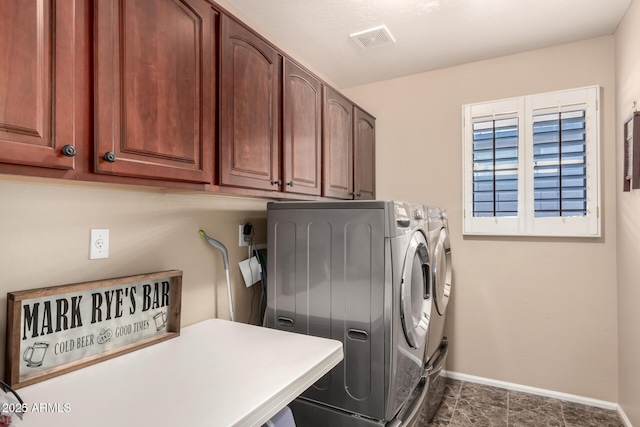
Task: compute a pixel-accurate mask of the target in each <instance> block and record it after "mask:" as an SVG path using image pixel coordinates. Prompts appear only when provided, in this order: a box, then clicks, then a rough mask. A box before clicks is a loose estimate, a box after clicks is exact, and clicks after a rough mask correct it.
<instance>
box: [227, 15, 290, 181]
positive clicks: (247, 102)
mask: <svg viewBox="0 0 640 427" xmlns="http://www.w3.org/2000/svg"><path fill="white" fill-rule="evenodd" d="M221 26H222V33H221V42H220V45H221V56H220V141H219V144H220V184H221V185H230V186H239V187H248V188H255V189H262V190H276V191H277V190H280V189H281V188H282V185H283V184H284V183H283V181H282V176H281V175H280V162H279V155H280V152H279V146H280V137H279V135H280V126H279V123H280V122H279V120H280V114H279V111H280V109H279V106H280V87H281V76H282V74H281V73H282V59H281V57H280V55H279V54H278V52H277V51H276V50H275V49H274V48H273V47H271V46H270V45H269V44H267V43H266V42H264V41H263V40H262V39H261V38H260V37H258V36H257V35H256V34H255V33H253V32H251V31H250V30H249V29H247V28H246V27H244V26H243V25H241V24H239V23H237V22H236V21H234V20H233V19H231V18H229V17H227V16H226V15H222V19H221Z"/></svg>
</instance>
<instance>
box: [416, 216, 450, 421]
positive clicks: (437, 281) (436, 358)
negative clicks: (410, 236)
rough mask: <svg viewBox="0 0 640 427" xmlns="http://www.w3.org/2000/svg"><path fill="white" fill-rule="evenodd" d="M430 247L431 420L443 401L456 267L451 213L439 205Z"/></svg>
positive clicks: (431, 225) (427, 367) (433, 218)
mask: <svg viewBox="0 0 640 427" xmlns="http://www.w3.org/2000/svg"><path fill="white" fill-rule="evenodd" d="M427 216H428V225H427V229H428V233H429V248H430V251H431V252H430V257H431V260H432V262H431V266H432V269H431V273H432V280H431V283H432V295H433V297H432V309H431V320H430V322H429V333H428V345H427V352H426V354H425V360H426V364H425V376H426V377H427V378H428V380H427V381H426V386H427V393H426V394H427V396H426V403H425V407H424V408H423V414H424V415H423V416H424V417H425V419H426V420H427V421H430V420H431V418H433V416H434V415H435V413H436V411H437V410H438V406H440V402H442V398H443V395H444V388H445V378H444V377H443V375H442V371H443V370H444V368H445V366H446V361H447V354H448V349H449V342H448V340H447V338H446V337H445V336H444V325H445V320H446V314H447V306H448V304H449V298H450V296H451V285H452V266H451V245H450V243H449V224H448V221H447V214H446V212H445V211H444V210H442V209H441V208H439V207H436V206H429V207H428V208H427Z"/></svg>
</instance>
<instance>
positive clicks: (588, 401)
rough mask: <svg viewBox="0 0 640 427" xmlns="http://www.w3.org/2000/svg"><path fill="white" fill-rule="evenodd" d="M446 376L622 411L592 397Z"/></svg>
mask: <svg viewBox="0 0 640 427" xmlns="http://www.w3.org/2000/svg"><path fill="white" fill-rule="evenodd" d="M444 375H445V376H446V377H448V378H452V379H455V380H461V381H467V382H470V383H478V384H484V385H489V386H492V387H498V388H504V389H507V390H513V391H521V392H524V393H529V394H535V395H537V396H545V397H553V398H555V399H560V400H564V401H567V402H574V403H581V404H583V405H589V406H596V407H598V408H604V409H610V410H612V411H618V413H619V412H620V411H621V410H622V409H618V408H620V405H618V404H617V403H613V402H607V401H606V400H598V399H591V398H590V397H584V396H578V395H575V394H569V393H562V392H559V391H553V390H547V389H544V388H537V387H530V386H527V385H521V384H515V383H508V382H506V381H498V380H493V379H490V378H483V377H476V376H474V375H467V374H460V373H458V372H451V371H445V372H444ZM629 426H631V424H629Z"/></svg>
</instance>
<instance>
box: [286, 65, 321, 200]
mask: <svg viewBox="0 0 640 427" xmlns="http://www.w3.org/2000/svg"><path fill="white" fill-rule="evenodd" d="M321 88H322V85H321V84H320V81H319V80H318V79H317V78H315V77H314V76H312V75H311V74H309V73H308V72H306V71H305V70H303V69H302V68H301V67H299V66H298V65H296V64H294V63H293V62H291V61H289V60H286V61H285V63H284V105H283V109H284V120H283V121H284V142H283V146H282V149H283V158H284V182H285V186H284V189H285V191H286V192H290V193H298V194H310V195H315V196H319V195H320V192H321V190H322V188H321V186H320V182H321V179H322V177H321V168H322V139H321V138H322V128H321V126H322V92H321Z"/></svg>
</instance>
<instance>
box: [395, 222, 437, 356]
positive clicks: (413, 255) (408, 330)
mask: <svg viewBox="0 0 640 427" xmlns="http://www.w3.org/2000/svg"><path fill="white" fill-rule="evenodd" d="M430 277H431V272H430V266H429V251H428V249H427V241H426V239H425V237H424V234H422V233H421V232H419V231H417V232H415V233H413V235H412V236H411V241H410V242H409V247H408V249H407V254H406V256H405V259H404V266H403V268H402V284H401V290H400V300H401V301H400V317H401V319H402V328H403V329H404V334H405V336H406V337H407V342H408V343H409V345H410V346H411V347H412V348H418V347H420V346H421V345H422V344H423V343H424V340H425V336H426V334H427V328H428V326H429V315H430V313H429V311H430V308H431V304H430V301H429V286H430V283H429V279H430Z"/></svg>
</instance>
